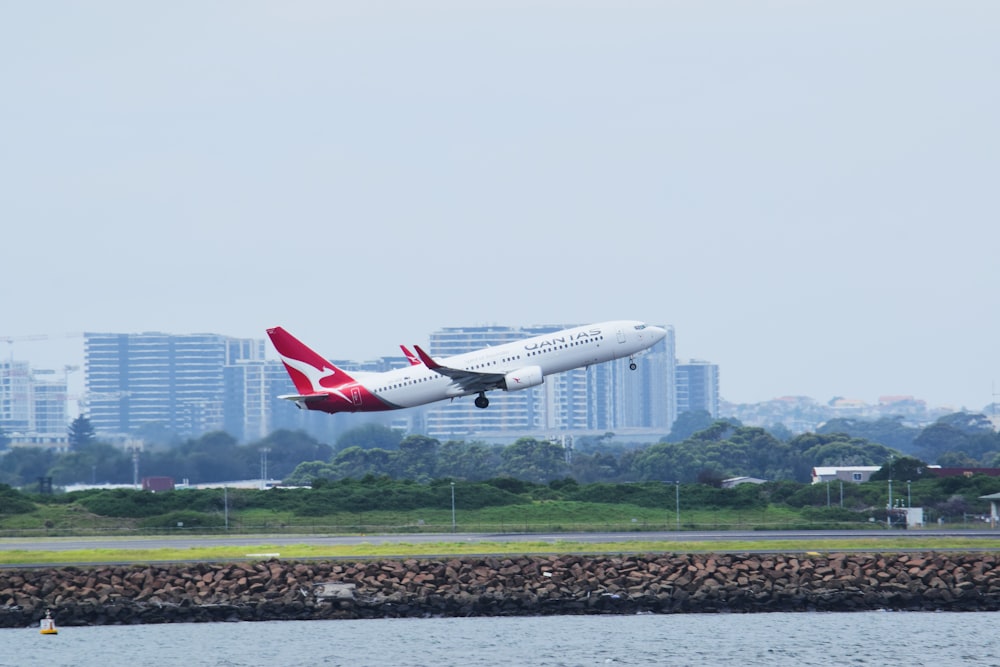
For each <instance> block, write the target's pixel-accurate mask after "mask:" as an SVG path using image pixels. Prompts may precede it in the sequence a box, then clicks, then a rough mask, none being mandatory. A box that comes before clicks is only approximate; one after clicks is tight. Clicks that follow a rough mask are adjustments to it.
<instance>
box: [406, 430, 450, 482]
mask: <svg viewBox="0 0 1000 667" xmlns="http://www.w3.org/2000/svg"><path fill="white" fill-rule="evenodd" d="M440 447H441V443H440V442H438V441H437V440H435V439H434V438H429V437H427V436H426V435H410V436H407V437H406V438H404V439H403V440H402V442H400V443H399V451H398V452H397V454H396V479H411V480H414V481H417V482H429V481H430V480H432V479H434V476H435V475H436V473H437V467H438V449H439V448H440Z"/></svg>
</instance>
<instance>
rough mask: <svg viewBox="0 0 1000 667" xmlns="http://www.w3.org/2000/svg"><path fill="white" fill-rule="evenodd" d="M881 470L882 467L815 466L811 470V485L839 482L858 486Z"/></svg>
mask: <svg viewBox="0 0 1000 667" xmlns="http://www.w3.org/2000/svg"><path fill="white" fill-rule="evenodd" d="M881 469H882V466H816V467H815V468H813V470H812V483H813V484H823V483H824V482H836V481H841V482H854V483H855V484H860V483H861V482H867V481H868V479H869V478H870V477H871V476H872V474H873V473H876V472H878V471H879V470H881Z"/></svg>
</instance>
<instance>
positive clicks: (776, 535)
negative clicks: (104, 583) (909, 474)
mask: <svg viewBox="0 0 1000 667" xmlns="http://www.w3.org/2000/svg"><path fill="white" fill-rule="evenodd" d="M859 538H862V539H871V540H881V539H911V538H912V539H915V540H917V539H927V538H979V539H983V538H988V539H994V540H997V546H998V548H1000V530H990V529H988V528H984V529H961V530H775V531H756V530H747V531H663V532H611V533H503V534H500V533H416V534H413V533H407V534H394V535H330V536H325V535H237V536H231V537H230V536H157V537H65V538H63V537H53V538H0V551H74V550H80V549H126V550H140V549H190V548H201V547H247V548H248V549H257V548H259V547H261V546H279V547H280V546H283V545H293V544H307V545H314V546H324V545H327V546H345V545H347V546H352V545H361V544H372V545H382V544H399V543H406V544H424V543H429V542H430V543H433V542H445V543H446V542H463V543H477V542H548V543H551V544H553V546H555V544H556V543H558V542H582V543H592V544H601V543H606V542H719V541H754V542H761V541H781V540H796V541H804V540H848V539H854V540H856V539H859Z"/></svg>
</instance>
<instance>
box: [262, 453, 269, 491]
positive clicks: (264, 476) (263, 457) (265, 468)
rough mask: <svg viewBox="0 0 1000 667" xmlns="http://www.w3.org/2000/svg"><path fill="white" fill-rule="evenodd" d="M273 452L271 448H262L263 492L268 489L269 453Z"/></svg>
mask: <svg viewBox="0 0 1000 667" xmlns="http://www.w3.org/2000/svg"><path fill="white" fill-rule="evenodd" d="M269 451H271V449H270V447H261V448H260V488H261V490H263V489H266V488H267V453H268V452H269Z"/></svg>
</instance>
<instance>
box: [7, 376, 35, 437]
mask: <svg viewBox="0 0 1000 667" xmlns="http://www.w3.org/2000/svg"><path fill="white" fill-rule="evenodd" d="M0 428H2V429H3V430H4V431H5V432H6V433H17V432H27V431H30V430H31V369H30V367H29V365H28V362H27V361H15V360H13V359H11V360H10V361H0Z"/></svg>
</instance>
